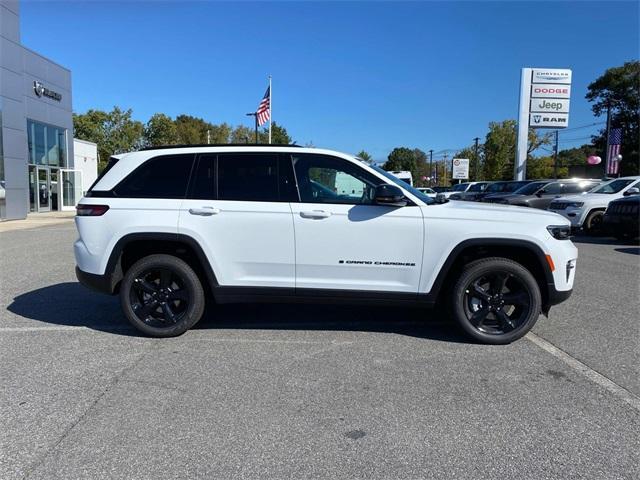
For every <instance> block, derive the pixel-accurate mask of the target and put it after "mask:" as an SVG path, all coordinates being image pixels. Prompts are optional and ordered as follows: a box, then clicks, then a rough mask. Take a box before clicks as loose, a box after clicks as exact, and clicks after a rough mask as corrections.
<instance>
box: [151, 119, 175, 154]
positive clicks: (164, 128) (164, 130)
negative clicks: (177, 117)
mask: <svg viewBox="0 0 640 480" xmlns="http://www.w3.org/2000/svg"><path fill="white" fill-rule="evenodd" d="M177 143H178V129H177V128H176V124H175V123H174V121H173V120H172V119H171V117H169V116H167V115H165V114H164V113H155V114H153V115H152V116H151V118H150V119H149V121H148V122H147V123H146V125H145V127H144V144H145V146H147V147H156V146H159V145H175V144H177Z"/></svg>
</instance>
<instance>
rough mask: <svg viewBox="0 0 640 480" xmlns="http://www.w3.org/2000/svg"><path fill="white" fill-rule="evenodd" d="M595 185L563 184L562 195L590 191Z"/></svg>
mask: <svg viewBox="0 0 640 480" xmlns="http://www.w3.org/2000/svg"><path fill="white" fill-rule="evenodd" d="M596 185H597V184H596V183H594V182H572V183H565V185H564V188H563V190H562V193H581V192H586V191H587V190H590V189H592V188H593V187H594V186H596Z"/></svg>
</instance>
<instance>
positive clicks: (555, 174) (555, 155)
mask: <svg viewBox="0 0 640 480" xmlns="http://www.w3.org/2000/svg"><path fill="white" fill-rule="evenodd" d="M555 137H556V142H555V145H554V147H553V178H555V179H556V180H557V179H558V130H556V134H555Z"/></svg>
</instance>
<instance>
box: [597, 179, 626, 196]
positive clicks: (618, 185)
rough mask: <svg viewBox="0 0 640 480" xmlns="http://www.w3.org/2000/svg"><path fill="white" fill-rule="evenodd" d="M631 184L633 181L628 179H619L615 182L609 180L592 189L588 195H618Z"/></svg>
mask: <svg viewBox="0 0 640 480" xmlns="http://www.w3.org/2000/svg"><path fill="white" fill-rule="evenodd" d="M631 182H633V179H629V178H619V179H617V180H611V181H609V182H607V183H603V184H602V185H600V186H599V187H597V188H594V189H593V190H592V191H591V192H590V193H606V194H611V193H618V192H619V191H620V190H622V189H623V188H624V187H626V186H627V185H629V184H630V183H631Z"/></svg>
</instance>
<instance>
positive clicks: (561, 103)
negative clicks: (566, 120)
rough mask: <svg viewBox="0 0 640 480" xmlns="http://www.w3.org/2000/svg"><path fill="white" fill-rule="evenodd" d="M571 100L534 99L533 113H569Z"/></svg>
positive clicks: (531, 109) (532, 100) (532, 102)
mask: <svg viewBox="0 0 640 480" xmlns="http://www.w3.org/2000/svg"><path fill="white" fill-rule="evenodd" d="M569 102H570V100H563V99H557V98H532V99H531V108H530V111H531V112H550V113H569Z"/></svg>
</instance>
